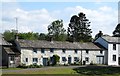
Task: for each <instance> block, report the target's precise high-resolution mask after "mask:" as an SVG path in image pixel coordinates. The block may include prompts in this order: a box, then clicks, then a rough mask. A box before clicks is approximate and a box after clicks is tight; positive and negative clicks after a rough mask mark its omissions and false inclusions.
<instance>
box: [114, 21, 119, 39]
mask: <svg viewBox="0 0 120 76" xmlns="http://www.w3.org/2000/svg"><path fill="white" fill-rule="evenodd" d="M113 36H115V37H120V23H119V24H118V25H117V26H116V28H115V30H114V31H113Z"/></svg>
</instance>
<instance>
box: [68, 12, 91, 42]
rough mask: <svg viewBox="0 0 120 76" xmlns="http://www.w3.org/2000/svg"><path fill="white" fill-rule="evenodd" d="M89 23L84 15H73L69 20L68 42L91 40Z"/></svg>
mask: <svg viewBox="0 0 120 76" xmlns="http://www.w3.org/2000/svg"><path fill="white" fill-rule="evenodd" d="M89 27H90V22H89V20H88V19H87V18H86V16H85V14H84V13H82V12H80V13H79V14H78V15H73V16H72V17H71V19H70V23H69V27H68V31H67V34H68V41H77V42H79V41H83V42H88V41H91V40H92V36H91V33H92V31H91V29H89Z"/></svg>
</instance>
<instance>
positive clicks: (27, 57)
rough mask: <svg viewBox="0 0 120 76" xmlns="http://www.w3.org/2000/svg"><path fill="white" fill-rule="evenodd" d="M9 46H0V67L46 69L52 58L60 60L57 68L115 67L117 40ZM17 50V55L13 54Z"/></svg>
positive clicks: (118, 60) (118, 49) (119, 46)
mask: <svg viewBox="0 0 120 76" xmlns="http://www.w3.org/2000/svg"><path fill="white" fill-rule="evenodd" d="M12 45H13V47H12V48H11V45H10V44H8V43H7V44H2V46H3V49H2V51H3V52H2V64H3V65H7V66H8V67H16V66H18V65H19V64H21V63H23V64H26V65H31V64H34V63H36V64H38V65H44V66H46V65H48V61H50V63H52V62H53V59H52V57H53V55H58V56H59V57H60V60H59V63H58V64H60V65H64V64H74V63H76V62H81V61H82V63H84V64H90V63H93V64H106V65H117V66H118V65H119V63H120V38H119V37H110V36H103V37H100V38H98V39H97V40H95V42H94V43H92V42H86V43H79V42H60V41H43V40H17V41H14V43H12ZM16 50H17V51H16Z"/></svg>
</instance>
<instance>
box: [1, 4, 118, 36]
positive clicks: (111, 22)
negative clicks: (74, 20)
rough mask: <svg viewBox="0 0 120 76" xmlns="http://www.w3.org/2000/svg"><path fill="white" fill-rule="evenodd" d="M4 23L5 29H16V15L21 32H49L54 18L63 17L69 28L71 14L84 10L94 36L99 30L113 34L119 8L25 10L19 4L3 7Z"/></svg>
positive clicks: (77, 7) (80, 7)
mask: <svg viewBox="0 0 120 76" xmlns="http://www.w3.org/2000/svg"><path fill="white" fill-rule="evenodd" d="M2 12H3V14H2V25H3V26H0V27H2V28H3V30H2V31H0V32H3V31H4V30H7V29H9V30H11V29H16V26H15V17H17V18H18V28H19V32H30V31H33V32H44V33H47V26H48V25H49V24H50V23H51V22H52V21H54V20H57V19H63V22H64V27H65V28H66V30H67V27H68V24H69V20H70V18H71V16H73V15H77V14H78V13H79V12H84V13H85V14H86V17H87V18H88V19H89V20H90V22H91V26H90V28H91V29H92V31H93V33H92V35H93V36H94V35H95V34H96V33H98V32H99V30H101V31H103V33H105V34H110V35H112V31H113V30H114V29H115V27H116V25H117V19H118V17H117V13H118V12H117V10H114V9H113V8H111V7H108V6H101V7H99V8H98V9H88V8H84V7H82V6H74V7H65V8H63V9H60V10H59V9H56V10H53V11H50V10H48V9H46V8H42V9H38V10H29V11H28V10H24V9H22V8H19V6H16V7H15V6H14V7H13V8H11V9H10V8H8V9H5V8H4V9H3V11H2Z"/></svg>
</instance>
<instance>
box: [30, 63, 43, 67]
mask: <svg viewBox="0 0 120 76" xmlns="http://www.w3.org/2000/svg"><path fill="white" fill-rule="evenodd" d="M40 67H42V65H37V64H36V63H34V64H31V65H29V66H28V68H40Z"/></svg>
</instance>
